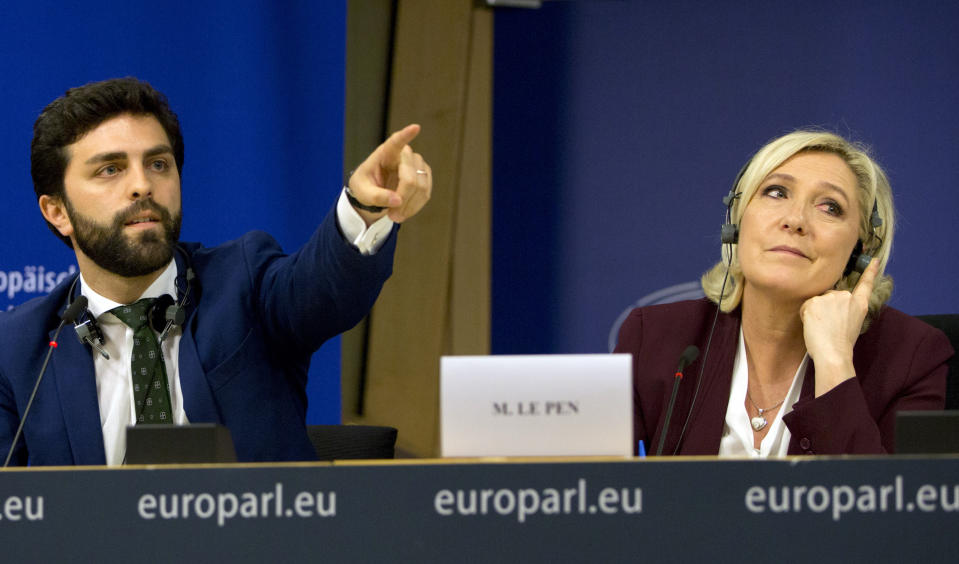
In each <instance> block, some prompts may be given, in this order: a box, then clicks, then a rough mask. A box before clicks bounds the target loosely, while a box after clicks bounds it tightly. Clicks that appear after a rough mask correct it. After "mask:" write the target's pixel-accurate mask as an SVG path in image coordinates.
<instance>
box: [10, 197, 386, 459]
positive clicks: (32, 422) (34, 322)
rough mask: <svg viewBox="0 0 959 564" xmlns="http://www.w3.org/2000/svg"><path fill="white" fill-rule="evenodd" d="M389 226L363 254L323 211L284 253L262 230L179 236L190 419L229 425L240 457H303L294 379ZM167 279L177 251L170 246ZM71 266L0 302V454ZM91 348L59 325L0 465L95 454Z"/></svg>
mask: <svg viewBox="0 0 959 564" xmlns="http://www.w3.org/2000/svg"><path fill="white" fill-rule="evenodd" d="M395 232H396V228H395V227H394V230H393V233H391V234H390V238H389V240H388V241H387V242H386V243H385V244H384V245H383V247H382V248H381V249H380V250H379V252H377V253H376V254H375V255H370V256H363V255H361V254H360V253H359V251H357V250H356V248H355V247H353V246H352V245H350V244H349V243H347V242H346V241H345V240H344V239H343V236H342V235H341V234H340V232H339V227H338V226H337V223H336V217H335V213H332V212H331V213H329V214H328V215H327V217H326V218H325V219H324V221H323V223H322V224H321V225H320V227H319V228H318V229H317V230H316V232H315V233H314V234H313V236H312V237H311V238H310V240H309V241H308V242H307V243H306V244H305V245H304V246H303V248H301V249H300V250H299V251H297V252H296V253H293V254H291V255H286V254H284V253H283V251H282V249H281V248H280V246H279V244H278V243H277V242H276V241H275V240H274V239H273V238H272V237H270V236H269V235H267V234H266V233H263V232H251V233H248V234H246V235H244V236H243V237H241V238H239V239H236V240H234V241H230V242H228V243H225V244H223V245H221V246H218V247H214V248H204V247H202V246H200V245H199V244H196V243H185V244H183V245H182V246H183V248H184V249H185V250H186V253H187V254H188V255H189V262H190V263H191V264H192V268H193V270H194V272H195V275H196V278H195V279H194V281H193V284H192V289H191V292H190V296H189V303H188V305H187V318H186V322H185V324H184V327H183V333H182V337H181V339H180V346H179V359H178V363H179V377H180V384H181V386H182V390H183V402H184V409H185V411H186V415H187V418H188V419H189V420H190V422H192V423H200V422H216V423H221V424H224V425H226V426H227V427H228V428H229V429H230V432H231V434H232V435H233V442H234V445H235V447H236V451H237V458H238V459H239V460H241V461H275V460H310V459H314V458H315V454H314V450H313V448H312V446H311V445H310V441H309V439H308V437H307V435H306V406H307V398H306V390H305V388H306V379H307V369H308V367H309V363H310V358H311V356H312V353H313V352H315V351H316V349H318V348H319V347H320V345H321V344H322V343H323V342H324V341H326V340H327V339H329V338H330V337H333V336H335V335H337V334H339V333H341V332H342V331H344V330H346V329H348V328H350V327H352V326H353V325H355V324H356V323H357V322H358V321H359V320H360V319H362V318H363V316H364V315H366V313H367V312H368V311H369V309H370V307H371V306H372V305H373V302H374V301H375V300H376V297H377V295H378V294H379V291H380V289H381V288H382V286H383V283H384V282H385V281H386V279H387V278H389V276H390V274H391V272H392V264H393V252H394V249H395V246H396V234H395ZM175 257H176V261H177V272H178V276H177V288H178V289H180V291H181V292H182V290H183V289H184V288H186V280H185V273H186V270H187V263H186V260H187V257H185V256H183V253H182V252H179V251H178V252H177V253H175ZM72 281H73V279H72V278H70V279H67V280H65V281H64V282H63V283H62V284H60V285H59V286H58V287H57V288H55V289H54V290H53V291H52V292H51V293H50V294H49V295H48V296H44V297H41V298H36V299H34V300H31V301H29V302H27V303H25V304H23V305H21V306H19V307H17V308H15V309H14V310H12V311H10V312H7V313H3V314H0V342H2V343H3V347H2V349H0V451H2V453H3V454H2V455H3V456H5V455H6V452H7V450H8V449H9V447H10V442H11V440H12V438H13V436H14V433H15V432H16V428H17V425H18V424H19V422H20V416H21V414H22V413H23V410H24V408H25V407H26V404H27V401H28V399H29V397H30V393H31V391H32V389H33V386H34V383H35V381H36V378H37V375H38V374H39V371H40V366H41V364H42V363H43V358H44V355H45V354H46V352H47V349H48V343H49V341H50V340H51V338H52V337H53V334H54V330H55V329H56V327H57V324H58V323H59V321H60V318H59V316H60V314H61V313H62V312H63V310H64V308H65V306H66V304H67V301H68V300H67V292H68V291H69V288H70V283H71V282H72ZM105 462H106V459H105V455H104V448H103V433H102V430H101V425H100V411H99V407H98V401H97V390H96V379H95V375H94V368H93V359H92V356H91V350H90V348H89V347H88V346H86V345H82V344H80V343H79V341H78V340H77V338H76V336H75V334H74V331H73V328H72V326H67V327H65V328H64V330H63V332H62V334H61V336H60V339H59V347H58V348H57V349H56V350H55V351H54V353H53V357H52V359H51V360H50V364H49V366H48V368H47V371H46V374H45V375H44V377H43V381H42V383H41V384H40V388H39V390H38V391H37V395H36V399H35V400H34V403H33V407H32V408H31V411H30V414H29V417H28V418H27V422H26V425H25V427H24V435H23V437H22V438H21V439H20V440H19V441H18V443H17V449H16V451H15V453H14V456H13V458H12V459H11V465H14V464H19V465H23V464H28V463H29V464H30V465H75V464H105Z"/></svg>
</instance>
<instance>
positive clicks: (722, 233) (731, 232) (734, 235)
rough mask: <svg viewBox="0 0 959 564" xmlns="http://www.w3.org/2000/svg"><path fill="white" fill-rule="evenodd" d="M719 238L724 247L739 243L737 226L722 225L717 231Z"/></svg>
mask: <svg viewBox="0 0 959 564" xmlns="http://www.w3.org/2000/svg"><path fill="white" fill-rule="evenodd" d="M719 238H720V240H722V242H723V244H724V245H735V244H736V243H738V242H739V226H738V225H736V224H735V223H724V224H723V226H722V227H721V228H720V229H719Z"/></svg>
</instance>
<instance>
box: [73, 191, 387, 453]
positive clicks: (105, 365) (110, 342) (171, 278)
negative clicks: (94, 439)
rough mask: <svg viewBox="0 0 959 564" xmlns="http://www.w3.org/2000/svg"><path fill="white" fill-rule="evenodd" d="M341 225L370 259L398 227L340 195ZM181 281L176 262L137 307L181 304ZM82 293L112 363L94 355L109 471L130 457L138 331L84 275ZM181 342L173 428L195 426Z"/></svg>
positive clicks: (169, 366) (173, 372) (174, 370)
mask: <svg viewBox="0 0 959 564" xmlns="http://www.w3.org/2000/svg"><path fill="white" fill-rule="evenodd" d="M336 219H337V222H338V223H339V226H340V231H341V232H342V233H343V236H344V237H345V238H346V239H347V240H348V241H350V243H351V244H353V245H354V246H355V247H356V248H357V249H359V250H360V252H361V253H363V254H365V255H370V254H373V253H375V252H376V251H378V250H379V249H380V247H382V246H383V243H384V242H385V241H386V239H387V237H388V236H389V233H390V230H391V229H392V228H393V221H391V220H390V219H389V218H388V217H385V216H384V217H383V218H381V219H379V220H378V221H376V222H375V223H373V225H370V226H369V227H367V226H366V223H365V222H364V221H363V218H362V217H360V215H359V214H358V213H357V212H356V210H355V209H353V206H351V205H350V203H349V201H348V200H347V199H346V195H345V193H343V192H341V193H340V198H339V200H338V201H337V205H336ZM176 277H177V266H176V261H175V260H171V261H170V264H169V265H167V268H166V270H164V271H163V273H162V274H160V276H159V277H158V278H157V279H156V280H154V281H153V284H151V285H150V287H149V288H147V289H146V291H145V292H143V294H142V295H141V296H140V297H139V298H137V300H134V301H138V300H140V299H143V298H156V297H159V296H162V295H163V294H169V295H171V296H176V298H177V301H179V299H180V298H182V293H181V292H178V291H177V287H176ZM80 293H81V294H82V295H83V296H86V298H87V300H88V302H89V303H88V304H87V309H88V311H89V312H90V315H92V316H93V317H95V318H96V320H97V324H98V325H99V326H100V329H101V330H102V331H103V339H104V349H106V351H107V354H109V355H110V358H109V359H106V358H104V357H103V355H101V354H100V353H98V352H96V351H93V368H94V371H95V373H96V385H97V399H98V400H99V405H100V425H101V427H102V428H103V448H104V451H105V453H106V461H107V464H109V465H118V464H123V461H124V459H125V457H126V441H127V436H126V428H127V425H135V424H136V415H135V412H134V409H133V405H134V400H133V375H132V374H131V373H130V356H131V355H132V354H133V329H131V328H130V327H128V326H127V325H126V324H125V323H123V322H122V321H120V319H119V318H117V317H116V316H114V315H113V314H112V313H109V311H110V310H111V309H113V308H115V307H119V306H121V305H124V304H120V303H117V302H114V301H113V300H111V299H109V298H106V297H104V296H102V295H100V294H98V293H97V292H95V291H94V290H93V289H92V288H90V286H89V285H87V283H86V280H85V279H84V278H83V275H82V274H81V275H80ZM180 336H181V332H180V330H179V328H174V329H173V330H171V331H170V332H169V333H168V334H167V337H166V338H165V339H164V340H163V343H161V346H160V348H161V350H162V353H163V362H164V363H165V364H166V373H167V383H168V385H169V389H170V402H171V404H172V405H171V407H172V409H173V423H174V424H177V425H182V424H184V423H188V422H189V420H188V418H187V415H186V412H185V411H184V409H183V389H182V388H181V387H180V372H179V366H178V362H177V360H178V358H179V351H180Z"/></svg>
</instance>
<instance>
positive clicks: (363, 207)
mask: <svg viewBox="0 0 959 564" xmlns="http://www.w3.org/2000/svg"><path fill="white" fill-rule="evenodd" d="M343 191H344V192H346V199H347V200H349V201H350V205H351V206H353V207H354V208H356V209H360V210H363V211H368V212H370V213H380V212H382V211H383V210H385V209H386V208H385V207H382V206H371V205H369V204H364V203H363V202H361V201H359V200H357V199H356V196H355V195H353V191H352V190H350V186H349V184H347V185H345V186H343Z"/></svg>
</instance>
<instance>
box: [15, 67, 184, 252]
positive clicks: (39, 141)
mask: <svg viewBox="0 0 959 564" xmlns="http://www.w3.org/2000/svg"><path fill="white" fill-rule="evenodd" d="M122 114H133V115H152V116H153V117H155V118H156V119H157V121H159V122H160V125H161V126H162V127H163V130H164V131H165V132H166V134H167V137H168V138H169V139H170V144H171V145H172V147H173V157H174V159H175V160H176V166H177V171H178V172H179V174H180V175H181V176H182V174H183V134H181V133H180V122H179V120H178V119H177V117H176V114H175V113H173V111H172V110H170V106H169V105H168V104H167V99H166V96H164V95H163V94H161V93H160V92H158V91H157V90H155V89H154V88H153V87H152V86H150V85H149V84H147V83H146V82H143V81H141V80H137V79H136V78H133V77H127V78H114V79H110V80H104V81H102V82H91V83H89V84H85V85H83V86H78V87H76V88H71V89H69V90H67V92H66V94H64V95H63V96H61V97H59V98H57V99H56V100H54V101H53V102H51V103H50V104H49V105H48V106H47V107H46V108H44V109H43V111H42V112H40V116H39V117H38V118H37V121H36V122H34V124H33V142H32V143H31V144H30V174H31V175H32V176H33V189H34V191H35V192H36V194H37V199H38V200H39V199H40V196H43V195H47V196H52V197H54V198H57V199H59V200H60V201H66V195H65V193H64V185H63V178H64V174H65V173H66V170H67V164H68V159H69V156H68V155H67V151H66V146H67V145H70V144H72V143H75V142H76V141H78V140H79V139H80V138H81V137H83V136H84V135H86V134H87V133H89V132H90V131H92V130H94V129H96V128H97V127H98V126H99V125H100V124H101V123H103V122H105V121H107V120H109V119H112V118H114V117H116V116H118V115H122ZM47 227H49V228H50V230H51V231H53V233H54V234H55V235H56V236H57V237H59V238H60V239H61V240H63V241H64V242H65V243H66V244H67V246H69V247H70V248H73V245H72V244H71V242H70V238H69V237H64V236H63V235H61V234H60V232H59V231H57V228H56V227H54V226H53V225H51V224H50V222H47Z"/></svg>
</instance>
